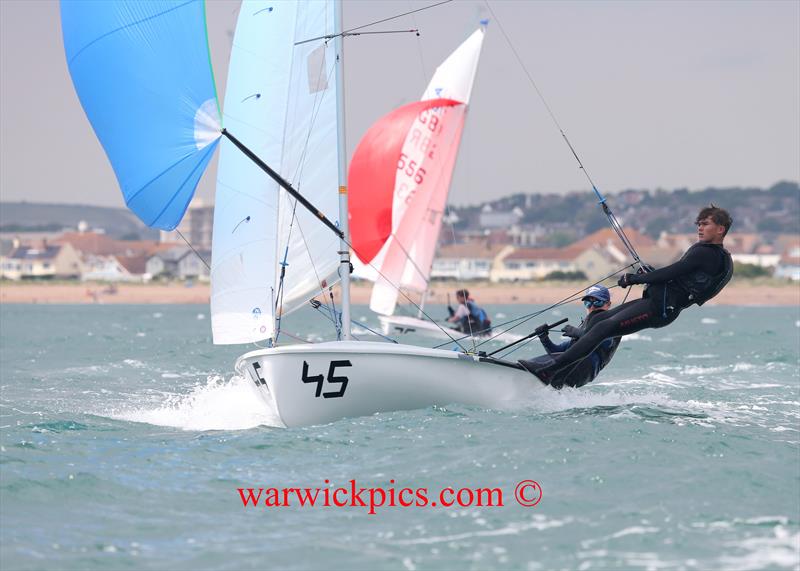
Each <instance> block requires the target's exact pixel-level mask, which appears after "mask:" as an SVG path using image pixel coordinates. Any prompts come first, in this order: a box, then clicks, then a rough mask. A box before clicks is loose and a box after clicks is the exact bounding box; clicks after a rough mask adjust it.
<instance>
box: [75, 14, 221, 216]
mask: <svg viewBox="0 0 800 571" xmlns="http://www.w3.org/2000/svg"><path fill="white" fill-rule="evenodd" d="M61 28H62V34H63V39H64V49H65V52H66V57H67V64H68V66H69V71H70V75H71V76H72V81H73V84H74V85H75V90H76V92H77V93H78V97H79V98H80V101H81V105H82V106H83V110H84V111H85V112H86V116H87V117H88V119H89V122H90V123H91V124H92V127H93V128H94V131H95V134H96V135H97V138H98V139H99V140H100V143H101V144H102V146H103V149H104V150H105V152H106V155H107V156H108V159H109V161H110V162H111V166H112V167H113V169H114V173H115V174H116V176H117V181H118V182H119V186H120V188H121V189H122V194H123V196H124V197H125V203H126V204H127V205H128V208H130V209H131V210H132V211H133V212H134V213H135V214H136V215H137V216H138V217H139V218H140V219H141V220H142V221H143V222H144V223H145V224H147V225H148V226H151V227H155V228H161V229H164V230H172V229H173V228H175V226H177V225H178V222H179V221H180V219H181V218H182V217H183V214H184V212H185V211H186V208H187V207H188V205H189V202H190V201H191V199H192V196H193V195H194V191H195V188H196V186H197V183H198V181H199V180H200V177H201V176H202V174H203V172H204V170H205V168H206V166H207V164H208V162H209V160H210V159H211V156H212V154H213V152H214V149H215V147H216V144H217V142H218V141H219V137H220V121H219V108H218V103H217V94H216V88H215V87H214V78H213V72H212V70H211V64H210V61H209V54H208V41H207V37H206V27H205V12H204V4H203V2H202V0H189V1H186V0H178V1H169V0H152V1H150V2H128V1H118V2H96V1H91V0H88V1H66V0H65V1H64V2H62V3H61Z"/></svg>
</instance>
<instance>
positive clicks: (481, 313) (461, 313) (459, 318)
mask: <svg viewBox="0 0 800 571" xmlns="http://www.w3.org/2000/svg"><path fill="white" fill-rule="evenodd" d="M456 300H458V308H457V309H453V308H452V307H450V306H449V305H448V306H447V310H448V311H449V312H450V317H449V318H448V319H447V321H449V322H450V323H457V324H458V325H456V329H458V330H459V331H461V332H462V333H466V334H468V335H488V334H489V333H491V331H492V321H491V320H490V319H489V316H488V315H487V314H486V311H485V310H484V309H483V308H482V307H480V306H479V305H478V304H477V303H475V300H474V299H472V298H471V297H470V296H469V291H467V290H465V289H460V290H458V291H457V292H456Z"/></svg>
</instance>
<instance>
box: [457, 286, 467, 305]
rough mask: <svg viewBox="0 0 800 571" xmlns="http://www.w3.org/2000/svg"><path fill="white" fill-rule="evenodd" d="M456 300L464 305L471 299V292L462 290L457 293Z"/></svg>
mask: <svg viewBox="0 0 800 571" xmlns="http://www.w3.org/2000/svg"><path fill="white" fill-rule="evenodd" d="M456 299H457V300H458V302H459V303H464V302H466V301H467V300H468V299H469V291H467V290H465V289H460V290H458V291H457V292H456Z"/></svg>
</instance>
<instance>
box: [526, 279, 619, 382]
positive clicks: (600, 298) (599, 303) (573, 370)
mask: <svg viewBox="0 0 800 571" xmlns="http://www.w3.org/2000/svg"><path fill="white" fill-rule="evenodd" d="M582 301H583V305H584V307H586V312H587V313H586V318H585V319H584V320H583V323H582V324H581V326H580V327H572V326H571V325H567V326H566V327H564V336H565V337H571V339H569V340H568V341H564V342H563V343H559V344H556V343H553V342H552V341H551V340H550V337H548V336H547V332H548V326H547V324H545V325H542V326H541V327H539V328H537V329H536V331H535V333H539V341H541V342H542V345H544V348H545V350H546V351H547V354H548V355H554V354H559V353H563V352H564V351H566V350H567V349H569V348H570V347H571V346H572V345H573V344H574V343H575V341H576V340H577V339H578V338H579V337H581V336H582V335H583V333H584V332H585V331H586V330H588V329H589V328H591V327H592V324H593V323H594V322H595V320H597V319H598V318H599V317H600V316H601V315H602V314H603V313H605V312H606V311H607V310H608V308H610V307H611V294H610V293H609V292H608V288H606V287H605V286H601V285H594V286H592V287H590V288H589V289H588V290H587V291H586V295H584V296H583V299H582ZM621 339H622V338H621V337H613V338H611V339H606V340H604V341H603V342H602V343H600V345H598V346H597V347H596V348H595V350H594V351H592V352H591V353H590V354H589V356H588V357H587V358H586V359H583V360H582V361H578V362H577V363H575V364H574V365H573V366H571V367H565V368H564V369H562V370H561V371H559V372H558V373H557V374H556V375H554V376H553V378H552V379H551V380H550V381H549V383H548V384H549V385H550V386H551V387H553V388H554V389H560V388H562V387H565V386H566V387H582V386H583V385H585V384H586V383H590V382H592V381H593V380H594V379H595V377H597V375H598V374H600V371H602V370H603V368H604V367H605V366H606V365H607V364H608V363H609V361H611V358H612V357H613V356H614V352H616V350H617V347H618V346H619V342H620V340H621Z"/></svg>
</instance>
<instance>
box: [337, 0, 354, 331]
mask: <svg viewBox="0 0 800 571" xmlns="http://www.w3.org/2000/svg"><path fill="white" fill-rule="evenodd" d="M334 2H335V4H336V9H335V10H334V33H335V34H336V39H335V41H334V49H335V51H336V135H337V152H338V155H339V227H340V229H341V231H342V238H341V239H340V240H339V255H340V256H341V258H340V259H341V263H340V264H339V276H340V277H341V280H342V281H341V284H342V336H343V338H344V339H345V340H349V339H352V335H351V332H350V246H348V243H349V241H350V228H349V226H350V225H349V223H348V219H347V144H346V140H345V123H344V38H343V37H342V30H343V29H344V25H343V22H342V3H343V2H342V1H341V0H334Z"/></svg>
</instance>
